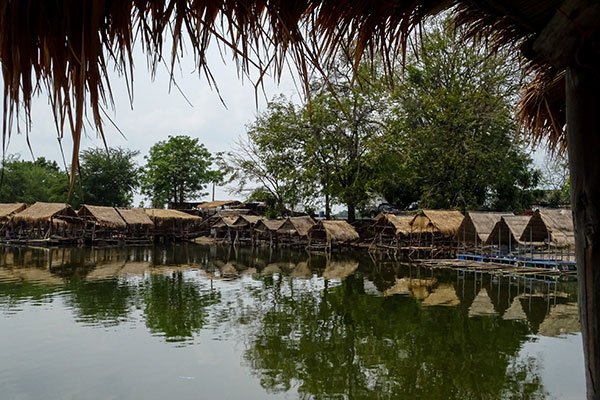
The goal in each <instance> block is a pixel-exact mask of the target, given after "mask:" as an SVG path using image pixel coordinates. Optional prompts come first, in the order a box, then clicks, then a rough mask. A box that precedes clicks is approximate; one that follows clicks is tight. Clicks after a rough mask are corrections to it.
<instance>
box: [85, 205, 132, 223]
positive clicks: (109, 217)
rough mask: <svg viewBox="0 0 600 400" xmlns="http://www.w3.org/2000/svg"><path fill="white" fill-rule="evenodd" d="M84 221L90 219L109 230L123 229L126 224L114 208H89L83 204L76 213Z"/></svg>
mask: <svg viewBox="0 0 600 400" xmlns="http://www.w3.org/2000/svg"><path fill="white" fill-rule="evenodd" d="M77 215H79V216H80V217H82V218H84V219H91V220H93V221H95V222H96V223H97V224H98V225H101V226H106V227H110V228H120V229H125V228H126V227H127V224H126V223H125V220H124V219H123V217H121V215H120V214H119V213H118V212H117V210H116V209H115V208H114V207H103V206H91V205H87V204H84V205H82V206H81V207H80V208H79V210H78V211H77Z"/></svg>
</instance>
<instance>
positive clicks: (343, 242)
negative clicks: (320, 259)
mask: <svg viewBox="0 0 600 400" xmlns="http://www.w3.org/2000/svg"><path fill="white" fill-rule="evenodd" d="M358 239H359V236H358V233H357V232H356V230H355V229H354V227H353V226H352V225H350V224H349V223H348V222H346V221H342V220H335V221H326V220H323V221H318V222H317V223H316V224H315V225H313V226H311V227H310V229H309V230H308V245H307V246H306V248H307V249H308V250H323V251H326V252H330V251H331V250H332V249H333V248H339V247H345V246H349V245H350V244H351V243H353V242H356V241H357V240H358Z"/></svg>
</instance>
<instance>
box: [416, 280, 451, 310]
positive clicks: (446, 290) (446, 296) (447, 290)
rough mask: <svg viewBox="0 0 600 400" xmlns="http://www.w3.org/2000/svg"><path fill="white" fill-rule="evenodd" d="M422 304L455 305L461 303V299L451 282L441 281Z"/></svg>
mask: <svg viewBox="0 0 600 400" xmlns="http://www.w3.org/2000/svg"><path fill="white" fill-rule="evenodd" d="M421 304H423V305H424V306H446V307H453V306H457V305H459V304H460V299H459V298H458V296H457V295H456V290H455V289H454V286H453V285H452V284H451V283H440V284H439V285H438V286H437V287H436V288H435V289H433V291H432V292H431V294H430V295H429V296H427V297H426V298H425V299H424V300H423V303H421Z"/></svg>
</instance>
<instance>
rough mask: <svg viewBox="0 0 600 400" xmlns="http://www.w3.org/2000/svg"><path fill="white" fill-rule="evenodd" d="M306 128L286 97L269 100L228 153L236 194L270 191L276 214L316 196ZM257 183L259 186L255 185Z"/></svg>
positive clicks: (300, 113)
mask: <svg viewBox="0 0 600 400" xmlns="http://www.w3.org/2000/svg"><path fill="white" fill-rule="evenodd" d="M305 138H306V128H305V125H304V120H303V116H302V112H301V110H299V109H298V107H297V106H296V105H295V104H293V103H292V102H289V101H288V100H286V99H285V98H284V97H279V98H277V99H274V100H273V101H271V102H269V104H268V106H267V110H266V111H265V112H263V113H261V114H260V115H259V116H258V117H257V119H256V120H255V121H254V123H252V124H251V125H250V126H249V127H248V132H247V139H245V138H240V139H239V140H238V142H237V144H236V146H235V148H234V149H233V150H232V151H230V152H229V153H228V161H229V164H230V166H231V170H232V171H234V172H233V175H232V178H233V179H234V180H236V181H237V182H238V183H239V186H238V189H237V190H236V191H237V193H242V192H244V191H250V192H254V191H255V190H256V189H261V190H262V191H263V192H265V191H266V192H268V193H269V195H270V196H269V197H270V201H272V202H273V203H274V204H273V206H272V208H273V211H274V213H275V214H279V215H281V214H282V213H285V211H286V210H295V209H296V208H297V207H298V206H299V205H301V204H302V205H305V203H306V202H307V201H309V199H311V198H312V197H313V194H314V185H313V184H312V181H313V179H312V178H311V177H310V176H309V172H310V171H308V170H307V168H306V165H305V161H306V149H305V142H306V141H305ZM257 184H258V186H259V187H258V188H256V187H255V186H256V185H257Z"/></svg>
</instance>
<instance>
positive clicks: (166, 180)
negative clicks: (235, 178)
mask: <svg viewBox="0 0 600 400" xmlns="http://www.w3.org/2000/svg"><path fill="white" fill-rule="evenodd" d="M145 158H146V167H145V168H144V175H143V178H142V193H143V194H145V195H146V196H147V197H149V198H150V199H151V201H152V204H153V205H154V206H155V207H162V206H163V205H164V204H165V203H166V202H173V203H183V202H185V201H187V200H189V199H191V198H194V197H200V196H202V195H204V194H205V193H203V190H204V189H205V188H206V185H207V184H208V183H210V182H219V181H220V180H221V179H222V174H221V173H220V172H219V171H213V170H211V169H210V168H211V165H212V163H213V157H212V155H211V154H210V152H209V151H208V150H207V149H206V147H204V145H203V144H201V143H199V141H198V139H194V138H191V137H189V136H185V135H179V136H169V139H168V140H166V141H160V142H158V143H156V144H155V145H154V146H152V148H151V149H150V153H149V154H148V155H147V156H146V157H145Z"/></svg>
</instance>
